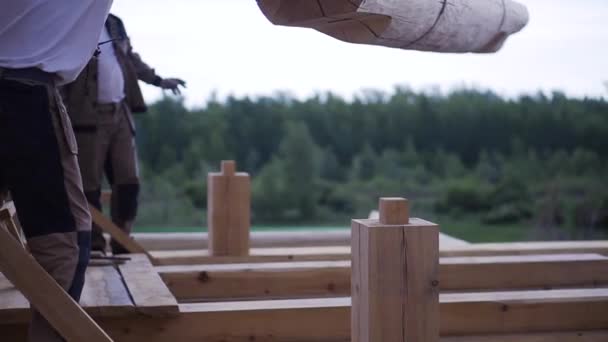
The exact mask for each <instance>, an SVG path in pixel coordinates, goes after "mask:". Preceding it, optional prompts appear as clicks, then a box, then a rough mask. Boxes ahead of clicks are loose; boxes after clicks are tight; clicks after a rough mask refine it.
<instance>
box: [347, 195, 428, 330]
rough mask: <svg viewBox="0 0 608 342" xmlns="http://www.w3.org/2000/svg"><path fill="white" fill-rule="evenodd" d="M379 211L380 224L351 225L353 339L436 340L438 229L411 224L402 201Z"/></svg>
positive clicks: (417, 222)
mask: <svg viewBox="0 0 608 342" xmlns="http://www.w3.org/2000/svg"><path fill="white" fill-rule="evenodd" d="M379 207H380V222H379V224H374V225H367V224H365V223H362V222H361V221H358V220H353V222H352V231H353V238H352V263H353V267H352V277H351V279H352V285H351V288H352V291H351V293H352V316H351V322H352V326H351V332H352V341H353V342H375V341H395V342H408V341H428V342H436V341H438V340H439V299H438V298H439V287H438V284H439V283H438V280H439V279H438V278H439V227H438V226H437V225H436V224H433V223H430V222H426V221H422V220H417V219H411V220H410V219H409V216H408V203H407V201H406V200H405V199H402V198H389V199H387V198H381V199H380V206H379ZM408 223H409V224H408Z"/></svg>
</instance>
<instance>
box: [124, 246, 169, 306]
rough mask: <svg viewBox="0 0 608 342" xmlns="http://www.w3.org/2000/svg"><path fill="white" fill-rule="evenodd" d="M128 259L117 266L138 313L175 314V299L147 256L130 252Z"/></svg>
mask: <svg viewBox="0 0 608 342" xmlns="http://www.w3.org/2000/svg"><path fill="white" fill-rule="evenodd" d="M129 257H130V258H131V260H130V261H128V262H126V263H124V264H122V265H119V266H118V268H119V270H120V273H121V275H122V278H123V280H124V282H125V285H126V287H127V289H128V291H129V293H130V295H131V298H132V299H133V302H134V304H135V307H136V310H137V312H138V313H141V314H145V315H150V316H175V315H177V314H178V313H179V310H178V306H177V301H176V300H175V297H173V295H172V294H171V292H169V289H168V288H167V286H166V285H165V283H164V282H163V281H162V279H161V278H160V276H159V275H158V273H156V271H155V270H154V266H152V264H151V263H150V260H149V259H148V257H147V256H146V255H144V254H131V255H129Z"/></svg>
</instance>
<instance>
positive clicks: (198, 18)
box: [113, 0, 608, 106]
mask: <svg viewBox="0 0 608 342" xmlns="http://www.w3.org/2000/svg"><path fill="white" fill-rule="evenodd" d="M404 1H405V0H404ZM521 2H523V3H524V4H526V5H527V6H528V9H529V11H530V23H529V25H528V27H526V28H525V29H524V31H522V32H520V33H519V34H516V35H515V36H513V37H512V38H511V39H510V40H508V41H507V43H506V45H505V46H504V47H503V49H502V50H501V51H500V52H498V53H497V54H492V55H473V54H464V55H455V54H435V53H428V52H414V51H404V50H396V49H389V48H384V47H375V46H362V45H354V44H347V43H343V42H340V41H338V40H335V39H333V38H331V37H328V36H325V35H323V34H321V33H318V32H316V31H314V30H309V29H300V28H286V27H280V26H273V25H272V24H270V23H269V22H268V21H267V20H266V18H265V17H264V16H263V15H262V13H261V12H260V11H259V9H258V7H257V4H256V2H255V0H145V1H144V0H139V1H134V0H114V8H113V13H115V14H117V15H119V16H120V17H122V19H123V20H124V22H125V24H126V27H127V31H128V33H129V35H130V36H131V40H132V43H133V46H134V49H135V51H137V52H139V53H140V54H141V55H142V57H143V59H144V60H145V61H146V62H147V63H149V64H150V65H152V66H153V67H155V68H156V70H157V72H158V73H159V74H160V75H161V76H164V77H171V76H175V77H180V78H183V79H185V80H186V81H187V82H188V89H186V91H185V92H184V96H185V97H186V100H187V103H188V104H189V105H195V106H200V105H204V103H205V102H206V100H207V99H208V98H209V97H210V96H211V94H212V93H213V92H214V91H215V92H216V93H217V94H218V96H219V97H220V98H222V97H224V96H226V95H228V94H234V95H268V94H272V93H275V92H277V91H287V92H290V93H292V94H293V95H295V96H298V97H304V96H308V95H310V94H313V93H315V92H319V91H325V90H331V91H333V92H335V93H338V94H341V95H343V96H346V97H350V96H352V94H356V93H357V92H359V91H360V90H361V89H369V88H373V89H380V90H390V89H392V88H393V87H394V86H395V85H409V86H411V87H412V88H414V89H429V88H431V87H433V86H439V87H440V88H441V89H442V90H449V89H452V88H454V87H462V86H467V87H470V86H475V87H480V88H490V89H492V90H494V91H497V92H499V93H500V94H503V95H506V96H515V95H518V94H521V93H533V92H536V91H538V90H543V91H552V90H561V91H564V92H566V93H567V94H568V95H571V96H592V97H599V96H604V97H606V95H608V86H606V85H604V82H605V81H608V0H521ZM144 93H145V96H146V99H147V100H149V101H152V100H155V99H157V98H158V97H159V96H160V95H161V92H160V91H159V90H158V89H156V88H154V87H151V86H145V87H144Z"/></svg>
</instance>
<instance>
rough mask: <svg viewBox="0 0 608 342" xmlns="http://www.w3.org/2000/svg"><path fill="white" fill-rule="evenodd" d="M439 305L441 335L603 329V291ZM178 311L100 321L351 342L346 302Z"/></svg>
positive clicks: (132, 332)
mask: <svg viewBox="0 0 608 342" xmlns="http://www.w3.org/2000/svg"><path fill="white" fill-rule="evenodd" d="M471 297H472V298H471ZM440 301H441V304H440V313H441V322H440V330H441V335H442V336H443V337H449V336H470V335H498V334H532V333H542V332H551V331H553V332H567V331H577V330H594V329H608V315H606V314H605V313H606V312H608V290H606V289H601V290H559V291H555V290H554V291H529V292H527V291H524V292H505V293H485V294H482V293H477V294H471V295H468V296H464V297H460V296H459V295H447V294H442V295H441V299H440ZM180 311H181V315H180V316H179V317H176V318H174V319H164V320H159V319H136V320H104V327H105V328H107V329H108V331H110V332H111V334H112V336H113V337H114V338H115V339H116V340H118V341H121V342H131V341H133V342H135V341H137V342H139V341H146V342H157V341H158V342H160V341H180V342H195V341H196V342H198V341H230V342H237V341H238V342H241V341H242V342H245V341H276V342H278V341H284V342H294V341H315V342H317V341H332V342H336V341H349V340H350V299H349V298H332V299H307V300H284V301H283V300H279V301H276V300H275V301H259V302H221V303H207V304H189V305H180ZM571 336H572V335H570V337H571ZM602 336H606V335H605V333H603V335H602ZM485 338H486V341H487V336H486V337H485ZM480 341H483V340H480ZM531 341H534V339H531ZM565 341H573V340H567V339H566V340H565ZM575 341H576V340H575ZM535 342H537V341H535ZM553 342H554V341H553Z"/></svg>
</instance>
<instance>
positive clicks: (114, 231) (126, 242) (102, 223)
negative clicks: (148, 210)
mask: <svg viewBox="0 0 608 342" xmlns="http://www.w3.org/2000/svg"><path fill="white" fill-rule="evenodd" d="M89 210H90V211H91V216H92V218H93V222H94V223H95V224H96V225H97V226H99V227H100V228H101V229H102V230H103V231H104V232H106V233H108V234H110V236H111V237H112V239H114V240H116V241H117V242H118V243H120V245H121V246H123V247H124V248H125V249H126V250H127V251H129V252H130V253H143V254H146V255H147V256H148V258H150V259H153V257H152V256H151V255H150V254H149V253H148V252H147V251H146V250H145V249H144V248H143V247H142V246H140V245H139V243H137V241H135V240H133V239H132V238H131V237H129V235H128V234H127V233H125V232H123V231H122V229H120V228H119V227H117V226H116V225H115V224H114V222H112V221H111V220H110V219H108V218H107V217H105V216H104V215H103V213H101V212H100V211H99V210H97V209H96V208H95V207H92V206H89Z"/></svg>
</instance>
